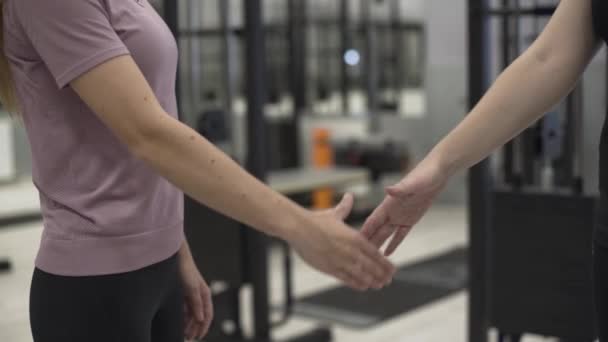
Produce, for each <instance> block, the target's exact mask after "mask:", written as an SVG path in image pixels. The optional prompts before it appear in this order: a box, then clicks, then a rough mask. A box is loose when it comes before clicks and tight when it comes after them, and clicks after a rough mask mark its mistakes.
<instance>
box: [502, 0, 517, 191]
mask: <svg viewBox="0 0 608 342" xmlns="http://www.w3.org/2000/svg"><path fill="white" fill-rule="evenodd" d="M502 6H503V7H504V8H508V7H509V0H502ZM501 24H502V29H501V32H500V33H501V35H500V37H501V39H500V42H501V57H502V61H501V62H502V68H503V69H506V68H507V67H508V66H509V63H511V54H510V52H511V48H510V45H511V44H510V40H509V38H510V33H511V25H510V21H509V17H506V16H505V17H502V18H501ZM513 145H514V143H513V141H509V142H508V143H507V144H506V145H505V147H504V149H503V152H502V153H503V160H504V163H503V173H504V181H505V183H506V184H510V185H512V184H514V179H515V173H514V168H513V165H514V158H515V157H514V156H515V153H514V149H513Z"/></svg>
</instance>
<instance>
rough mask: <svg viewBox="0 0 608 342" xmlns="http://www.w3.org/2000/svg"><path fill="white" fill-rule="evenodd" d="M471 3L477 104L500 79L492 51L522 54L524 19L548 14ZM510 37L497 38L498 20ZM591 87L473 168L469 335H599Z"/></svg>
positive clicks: (511, 340) (472, 97)
mask: <svg viewBox="0 0 608 342" xmlns="http://www.w3.org/2000/svg"><path fill="white" fill-rule="evenodd" d="M498 3H499V4H500V7H498V8H494V7H491V6H490V2H489V1H488V0H469V21H468V23H469V24H468V25H469V27H468V28H469V106H470V108H473V106H475V105H476V104H477V102H478V101H479V100H480V99H481V97H482V96H483V94H484V93H485V91H486V90H487V88H488V87H489V85H490V83H491V81H492V74H493V73H492V65H491V63H492V60H493V59H492V57H493V56H492V53H493V52H494V53H496V54H497V55H499V56H500V59H501V63H500V64H501V65H500V68H501V69H503V68H506V66H507V65H508V64H510V63H511V62H512V61H513V60H514V59H515V58H516V57H517V56H518V55H519V54H520V53H521V52H522V51H521V50H522V47H521V46H520V44H521V41H522V39H521V27H522V25H521V23H522V21H523V20H530V19H533V20H534V26H535V27H539V26H540V25H539V19H541V18H549V17H550V16H551V15H552V14H553V12H554V11H555V6H541V5H538V3H537V2H536V1H534V2H533V3H532V5H528V6H529V7H528V6H526V7H524V6H521V5H520V1H519V0H501V1H500V2H498ZM493 23H500V24H501V25H500V27H501V30H499V31H500V34H501V39H499V41H500V43H499V44H497V45H496V46H495V45H493V44H492V41H493V39H491V38H492V37H491V34H492V30H491V27H492V26H491V24H493ZM582 113H583V107H582V86H581V85H580V84H579V85H578V86H577V87H576V89H575V90H574V91H573V92H572V94H570V95H569V96H568V98H567V99H566V101H565V102H564V103H563V104H562V105H560V106H558V107H557V108H556V109H554V110H553V112H550V113H548V114H547V115H546V116H545V118H544V119H543V120H541V121H539V123H538V124H537V125H535V126H534V127H532V128H530V129H528V130H526V131H525V132H523V133H522V134H521V135H520V136H519V137H517V138H515V139H514V140H513V141H512V142H510V143H509V144H507V146H506V147H505V148H504V149H503V151H502V153H501V154H500V155H499V156H500V157H499V158H498V159H499V160H501V161H502V164H501V165H499V167H498V168H493V167H492V165H493V164H492V163H491V162H490V160H485V161H483V162H481V163H480V164H478V165H477V166H475V167H474V168H473V169H472V170H471V172H470V174H469V222H470V230H469V241H470V245H471V247H470V255H469V258H470V259H469V267H470V272H469V273H470V274H471V278H470V292H469V294H470V296H469V322H468V331H469V341H471V342H486V341H488V332H489V330H490V329H492V328H494V329H496V330H497V331H498V333H499V341H501V342H507V341H508V342H518V341H520V340H521V338H522V336H523V335H524V334H527V333H532V334H537V335H542V336H551V337H557V338H559V339H562V340H563V341H565V340H568V341H581V342H588V341H592V340H594V338H595V334H594V327H593V316H592V312H593V310H592V309H593V306H592V298H591V292H592V291H591V241H592V238H591V236H592V228H593V224H594V222H593V221H594V215H595V206H596V198H595V197H594V196H589V195H586V194H584V193H583V186H582V184H583V178H582V151H581V145H582V139H583V136H584V135H583V132H582V124H581V117H582Z"/></svg>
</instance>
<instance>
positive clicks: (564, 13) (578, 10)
mask: <svg viewBox="0 0 608 342" xmlns="http://www.w3.org/2000/svg"><path fill="white" fill-rule="evenodd" d="M591 22H592V18H591V4H590V1H578V0H566V1H561V2H560V4H559V6H558V9H557V10H556V12H555V14H554V16H553V17H552V18H551V21H550V22H549V24H548V25H547V27H546V28H545V30H544V31H543V33H542V34H541V36H540V37H539V38H538V39H537V41H536V42H534V44H533V45H532V46H531V47H530V48H529V49H528V50H527V51H526V52H525V53H524V54H523V55H522V56H521V57H519V58H518V59H517V60H516V61H515V62H514V63H513V64H512V65H511V66H509V68H507V69H506V70H505V71H504V72H503V74H502V75H501V76H500V77H499V78H498V80H497V81H496V82H495V84H494V85H493V86H492V87H491V89H490V90H489V91H488V92H487V94H486V95H485V96H484V97H483V98H482V99H481V101H480V102H479V103H478V104H477V106H475V108H473V110H472V111H471V112H470V114H469V115H467V117H466V118H465V119H464V120H463V121H462V123H461V124H460V125H459V126H458V127H456V128H455V129H454V130H453V131H452V132H451V133H450V134H449V135H448V136H447V137H445V139H443V140H442V141H441V142H440V143H439V144H438V145H437V146H436V148H435V149H434V150H433V152H432V153H431V156H433V157H434V158H436V159H437V160H439V161H440V163H441V164H442V166H443V167H444V168H445V169H446V170H447V171H448V172H450V173H453V172H457V171H459V170H462V169H465V168H468V167H470V166H472V165H474V164H476V163H477V162H479V161H480V160H482V159H484V158H485V157H487V156H488V155H489V154H490V153H492V152H493V151H494V150H495V149H496V148H498V147H500V146H502V145H503V144H505V143H506V142H507V141H509V140H510V139H512V138H513V137H515V136H516V135H517V134H519V133H520V132H521V131H523V130H524V129H525V128H527V127H528V126H530V125H531V124H532V123H534V122H535V121H536V120H538V119H539V118H540V117H541V116H543V114H545V113H546V112H547V111H548V110H549V109H550V108H551V107H552V106H554V105H556V104H557V103H558V102H559V101H560V100H561V99H562V98H563V97H565V96H566V95H567V94H568V92H569V91H570V90H571V89H572V88H573V86H574V85H575V84H576V82H577V81H578V79H579V78H580V77H581V75H582V73H583V71H584V70H585V68H586V67H587V65H588V64H589V62H590V60H591V58H592V57H593V56H594V55H595V53H596V51H597V49H598V46H599V45H598V43H599V41H598V39H597V37H596V36H595V34H594V33H593V27H592V24H591Z"/></svg>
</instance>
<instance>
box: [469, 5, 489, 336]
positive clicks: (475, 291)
mask: <svg viewBox="0 0 608 342" xmlns="http://www.w3.org/2000/svg"><path fill="white" fill-rule="evenodd" d="M468 8H469V18H468V32H469V56H468V59H469V66H468V68H469V69H468V73H469V108H473V107H474V106H475V105H476V104H477V102H479V100H480V99H481V97H482V96H483V94H484V92H485V87H486V82H487V81H486V80H485V78H484V75H486V74H487V69H488V65H486V64H485V63H486V60H485V59H484V58H483V53H484V51H487V50H488V49H489V47H488V44H487V37H485V35H484V32H485V31H486V30H485V27H484V26H485V25H487V23H486V21H485V20H484V14H483V11H485V10H486V8H487V0H469V6H468ZM491 186H492V183H491V179H490V170H489V162H488V161H487V160H484V161H482V162H481V163H479V164H477V165H476V166H474V167H473V168H472V169H471V171H470V172H469V195H468V196H469V199H468V201H469V207H468V217H469V244H470V247H469V250H470V252H469V270H470V271H469V274H470V278H469V311H468V340H469V342H486V341H487V340H488V329H489V328H490V322H489V318H488V301H487V298H488V282H487V280H488V279H489V276H488V263H487V262H486V257H487V254H488V253H487V250H486V248H487V246H488V243H487V242H488V236H487V228H488V226H489V222H490V215H491V213H490V209H491V204H490V199H491V196H490V190H491Z"/></svg>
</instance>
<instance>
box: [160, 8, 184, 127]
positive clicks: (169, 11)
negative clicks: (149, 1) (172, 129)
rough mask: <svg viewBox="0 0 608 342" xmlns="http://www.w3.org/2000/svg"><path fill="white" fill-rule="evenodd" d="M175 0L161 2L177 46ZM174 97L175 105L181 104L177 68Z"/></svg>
mask: <svg viewBox="0 0 608 342" xmlns="http://www.w3.org/2000/svg"><path fill="white" fill-rule="evenodd" d="M178 2H179V1H177V0H165V1H164V2H163V12H164V13H163V17H164V19H165V23H166V24H167V27H169V30H171V33H173V36H174V37H175V40H176V43H177V46H178V47H179V38H180V35H179V12H178V10H179V8H178ZM175 77H176V78H175V97H176V99H177V105H178V106H181V87H180V77H179V70H177V75H176V76H175ZM177 112H178V114H177V115H178V118H179V119H180V120H182V119H183V115H182V114H181V110H178V111H177Z"/></svg>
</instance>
